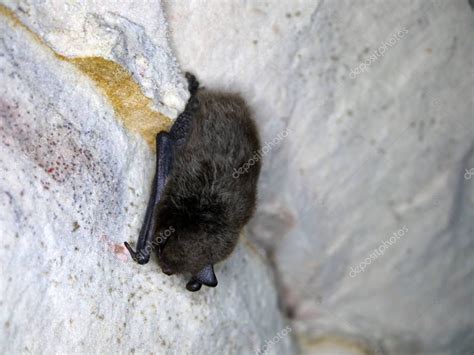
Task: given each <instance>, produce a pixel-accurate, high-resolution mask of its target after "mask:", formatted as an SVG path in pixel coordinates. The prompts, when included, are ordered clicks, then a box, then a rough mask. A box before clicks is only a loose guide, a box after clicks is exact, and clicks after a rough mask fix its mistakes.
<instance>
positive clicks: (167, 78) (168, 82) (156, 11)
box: [2, 0, 188, 117]
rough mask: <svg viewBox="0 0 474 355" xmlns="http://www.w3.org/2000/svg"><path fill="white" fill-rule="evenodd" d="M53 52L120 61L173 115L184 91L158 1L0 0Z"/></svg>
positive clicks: (163, 109)
mask: <svg viewBox="0 0 474 355" xmlns="http://www.w3.org/2000/svg"><path fill="white" fill-rule="evenodd" d="M2 2H3V3H5V4H6V5H7V6H8V7H9V8H10V9H12V10H13V11H14V12H15V14H16V16H18V18H19V19H20V20H21V21H22V22H23V23H24V24H26V25H27V26H28V27H29V28H30V29H32V30H33V31H34V32H35V33H37V34H38V35H39V36H40V37H41V38H42V39H43V40H44V41H45V42H46V43H47V44H48V46H50V47H51V48H52V49H53V50H54V51H55V52H57V53H59V54H61V55H64V56H67V57H101V58H105V59H109V60H112V61H114V62H116V63H118V64H120V65H122V66H123V67H124V68H125V69H126V70H127V71H128V72H129V73H130V74H131V75H132V77H133V78H134V80H135V81H136V82H137V83H138V84H139V85H140V87H141V89H142V91H143V93H144V94H145V96H147V97H148V98H151V99H152V100H153V102H154V104H155V105H156V107H157V108H158V109H159V110H160V111H161V112H163V113H165V114H167V115H168V116H171V117H176V115H177V113H178V112H180V111H181V110H182V109H183V108H184V105H185V103H186V99H187V97H188V93H187V91H186V86H185V85H184V80H183V77H182V76H180V75H179V68H178V66H177V63H176V61H175V59H174V57H173V55H172V53H171V50H170V47H169V45H168V39H167V31H168V30H167V26H166V22H165V20H164V15H163V11H162V7H161V5H160V1H159V0H145V1H115V0H101V1H96V0H85V1H62V0H46V1H36V0H21V1H18V0H5V1H2Z"/></svg>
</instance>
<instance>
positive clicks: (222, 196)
mask: <svg viewBox="0 0 474 355" xmlns="http://www.w3.org/2000/svg"><path fill="white" fill-rule="evenodd" d="M186 78H187V80H188V88H189V92H190V99H189V100H188V102H187V104H186V107H185V109H184V111H183V112H182V113H181V114H180V115H179V116H178V118H177V119H176V121H175V122H174V124H173V125H172V127H171V129H170V130H169V132H159V133H158V134H157V136H156V171H155V176H154V179H153V185H152V192H151V196H150V199H149V201H148V205H147V209H146V213H145V219H144V222H143V225H142V227H141V230H140V233H139V236H138V241H137V245H136V251H135V250H133V249H132V247H131V246H130V245H129V244H128V243H127V242H125V246H126V247H127V249H128V251H129V252H130V255H131V256H132V258H133V259H134V260H135V261H136V262H137V263H139V264H146V263H147V262H148V261H149V258H150V254H151V251H152V250H154V251H155V253H156V255H157V260H158V264H159V266H160V267H161V270H162V271H163V272H164V273H165V274H167V275H172V274H183V273H188V274H191V279H190V280H189V282H188V283H187V285H186V288H187V289H188V290H189V291H193V292H194V291H198V290H199V289H200V288H201V286H202V285H206V286H209V287H215V286H217V278H216V276H215V273H214V267H213V266H214V264H215V263H217V262H220V261H222V260H224V259H225V258H227V257H228V256H229V255H230V254H231V253H232V251H233V250H234V248H235V246H236V244H237V242H238V239H239V234H240V230H241V229H242V228H243V226H244V225H245V224H246V223H247V222H248V220H249V219H250V217H251V216H252V214H253V212H254V209H255V204H256V195H257V181H258V177H259V174H260V169H261V162H260V159H255V158H254V157H255V152H257V151H260V139H259V135H258V131H257V128H256V125H255V122H254V121H253V119H252V117H251V113H250V110H249V109H248V107H247V105H246V104H245V102H244V101H243V99H242V98H241V97H240V96H239V95H238V94H234V93H223V92H215V91H210V90H207V89H204V88H200V87H199V83H198V81H197V80H196V78H195V77H194V75H192V74H190V73H186ZM244 165H245V166H246V167H247V168H246V169H245V170H242V168H241V167H242V166H244ZM237 169H238V171H239V173H238V174H236V171H237Z"/></svg>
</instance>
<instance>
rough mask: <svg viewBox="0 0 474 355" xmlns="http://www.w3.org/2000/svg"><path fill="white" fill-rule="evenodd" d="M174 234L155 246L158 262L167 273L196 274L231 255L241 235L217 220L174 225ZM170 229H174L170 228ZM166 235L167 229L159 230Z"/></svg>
mask: <svg viewBox="0 0 474 355" xmlns="http://www.w3.org/2000/svg"><path fill="white" fill-rule="evenodd" d="M172 228H173V230H174V231H173V233H171V234H170V235H169V237H167V238H166V240H165V241H164V243H162V244H161V245H160V247H159V248H157V249H156V252H157V256H158V264H159V265H160V267H161V269H162V271H163V272H164V273H165V274H167V275H171V274H176V273H185V272H190V273H191V274H193V275H194V274H196V273H197V272H199V271H200V270H202V269H203V268H204V267H205V266H206V265H213V264H215V263H217V262H219V261H221V260H224V259H225V258H226V257H227V256H229V255H230V254H231V253H232V251H233V249H234V248H235V246H236V244H237V242H238V237H239V234H238V232H237V231H231V230H229V228H226V227H224V226H219V225H216V224H214V223H210V224H205V225H203V224H202V221H198V222H195V223H190V222H189V221H188V223H183V224H180V225H176V226H173V227H172ZM168 229H171V227H169V228H168ZM160 232H161V234H163V235H164V233H166V230H162V231H160Z"/></svg>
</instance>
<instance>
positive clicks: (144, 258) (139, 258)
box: [124, 242, 150, 265]
mask: <svg viewBox="0 0 474 355" xmlns="http://www.w3.org/2000/svg"><path fill="white" fill-rule="evenodd" d="M124 244H125V247H126V248H127V250H128V252H129V253H130V256H131V257H132V259H133V260H135V262H137V263H138V264H140V265H143V264H146V263H147V262H148V260H150V256H149V255H144V254H142V253H137V252H136V251H135V250H133V249H132V247H131V246H130V244H128V243H127V242H124Z"/></svg>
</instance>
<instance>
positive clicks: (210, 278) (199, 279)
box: [186, 264, 217, 292]
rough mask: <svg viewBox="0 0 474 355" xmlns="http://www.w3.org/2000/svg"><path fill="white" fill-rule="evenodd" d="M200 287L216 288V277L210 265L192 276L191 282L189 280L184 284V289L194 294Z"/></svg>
mask: <svg viewBox="0 0 474 355" xmlns="http://www.w3.org/2000/svg"><path fill="white" fill-rule="evenodd" d="M202 285H206V286H208V287H216V286H217V277H216V275H215V274H214V267H213V266H212V264H209V265H207V266H205V267H204V268H203V269H202V270H201V271H199V272H198V273H197V274H196V275H193V276H192V277H191V280H189V281H188V283H187V284H186V289H187V290H188V291H191V292H196V291H199V290H200V289H201V286H202Z"/></svg>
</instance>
